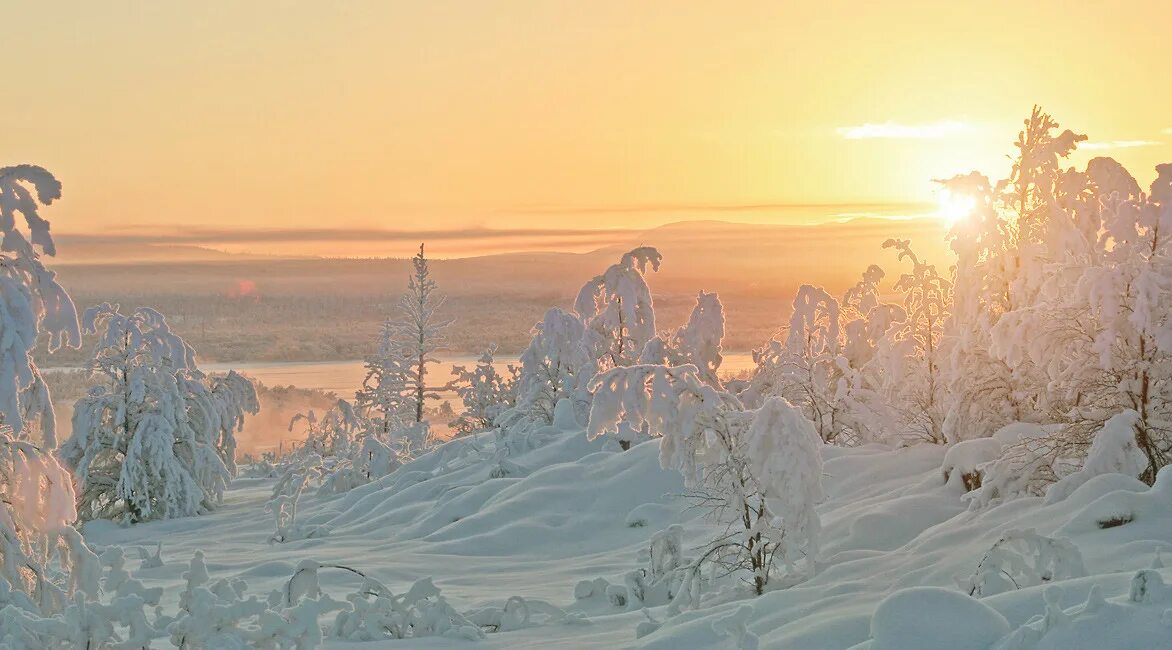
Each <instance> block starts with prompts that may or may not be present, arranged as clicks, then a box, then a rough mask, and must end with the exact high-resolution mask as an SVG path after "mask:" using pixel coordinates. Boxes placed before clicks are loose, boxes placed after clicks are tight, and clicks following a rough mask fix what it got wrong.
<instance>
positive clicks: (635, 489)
mask: <svg viewBox="0 0 1172 650" xmlns="http://www.w3.org/2000/svg"><path fill="white" fill-rule="evenodd" d="M603 448H604V442H603V440H602V439H599V440H596V441H588V440H587V438H586V435H585V433H584V432H582V431H567V432H564V433H563V434H562V435H561V436H560V437H558V438H557V439H555V440H554V441H553V442H551V443H549V444H547V445H545V446H542V447H540V448H538V449H536V450H534V451H530V452H528V453H525V454H522V455H519V456H516V457H514V458H513V459H512V460H513V461H514V462H515V463H516V465H517V466H518V467H515V468H513V469H514V471H513V472H512V473H513V474H523V476H509V477H504V478H491V477H490V475H491V472H492V471H493V470H494V469H498V468H499V466H498V464H497V463H494V462H491V461H487V460H486V461H483V462H471V463H466V464H464V465H463V466H462V467H459V468H457V469H454V470H451V469H450V467H449V468H448V470H449V471H440V469H439V468H440V467H441V463H442V461H443V460H444V454H443V449H444V448H441V450H440V452H438V453H432V454H428V455H426V456H424V457H423V458H421V459H419V460H417V461H415V462H414V463H411V464H409V465H406V466H404V467H402V468H400V469H399V470H398V471H396V472H394V473H393V474H391V475H389V476H387V477H385V478H384V479H382V480H380V481H377V482H375V483H372V484H368V485H365V486H362V487H359V488H357V489H354V490H352V491H351V492H349V493H346V494H343V495H340V496H331V497H318V496H306V497H304V498H303V500H302V504H301V506H302V507H301V513H300V516H299V519H298V522H299V523H302V524H320V525H324V526H327V527H328V529H329V533H328V534H327V535H326V536H324V537H320V538H314V539H305V540H300V541H293V542H288V543H284V544H270V543H269V541H268V540H269V538H270V535H271V534H272V529H273V528H272V523H271V520H270V518H269V516H268V515H266V514H265V513H264V504H265V502H266V500H267V499H268V497H269V495H270V492H271V489H272V483H273V481H272V479H245V478H242V479H238V480H236V481H235V482H234V483H233V484H232V486H231V487H230V489H229V491H228V493H227V496H226V499H225V503H224V505H223V506H222V508H220V509H219V510H218V511H217V512H215V513H213V514H211V515H207V516H202V517H193V518H183V519H174V520H168V521H156V522H150V523H144V524H138V525H135V526H131V527H125V528H124V527H120V526H118V525H116V524H113V523H110V522H107V521H94V522H90V523H88V524H87V525H86V526H85V529H84V532H85V537H86V540H87V542H89V543H90V544H91V545H93V546H96V547H99V548H101V547H105V546H108V545H124V546H142V547H145V548H148V549H153V548H154V545H155V544H156V543H157V542H160V541H161V542H163V544H164V547H163V559H164V560H165V563H164V565H163V566H161V567H157V568H142V569H138V570H137V571H135V576H136V577H137V578H139V579H140V580H142V581H143V582H144V583H145V584H146V585H147V586H148V587H151V586H163V587H166V592H165V593H166V595H165V596H164V601H163V605H164V609H167V610H172V609H174V607H175V605H176V602H175V600H176V599H177V598H178V594H179V593H180V591H181V590H182V585H183V579H182V577H181V574H182V573H183V572H184V571H186V570H187V563H188V561H189V559H190V558H191V556H192V554H193V553H194V552H195V551H196V550H202V551H203V552H204V553H205V554H206V558H207V563H208V567H209V570H210V572H211V574H212V578H213V579H215V578H221V577H242V578H244V579H245V580H247V582H248V584H249V592H250V593H252V592H254V591H255V592H256V593H262V594H263V593H267V592H268V591H270V590H273V589H278V588H281V587H282V585H284V583H285V582H286V581H287V580H288V579H289V576H290V575H291V574H292V573H293V571H294V569H295V567H296V566H297V564H298V562H300V561H301V560H304V559H315V560H319V561H322V562H327V563H337V564H343V565H346V566H350V567H353V568H355V569H359V570H361V571H363V572H365V573H367V574H368V575H370V576H372V577H375V578H377V579H378V580H380V581H382V582H383V583H385V584H386V585H388V586H389V587H390V588H392V589H394V590H396V591H399V590H405V589H406V588H407V587H408V586H409V585H410V584H411V583H412V582H414V581H415V580H417V579H420V578H425V577H429V576H430V577H431V578H432V579H433V580H434V582H435V584H436V586H438V587H439V588H440V589H442V591H443V594H444V596H445V597H446V598H447V599H448V601H449V602H450V603H451V604H452V605H453V606H454V607H455V608H456V609H457V610H460V611H468V610H471V609H475V608H478V607H482V606H497V607H500V606H502V605H504V603H505V601H506V600H507V599H508V598H510V597H511V596H522V597H524V598H525V599H527V600H528V601H530V602H532V603H536V602H537V601H546V602H548V603H550V604H552V605H555V606H557V607H559V608H561V609H563V610H565V611H566V612H568V613H571V614H573V613H575V612H577V613H580V614H581V615H582V616H581V617H579V616H569V617H564V618H561V619H560V620H556V621H550V622H544V621H542V620H541V619H540V617H535V623H537V622H541V623H542V624H535V625H534V626H533V627H529V628H525V629H520V630H515V631H509V632H501V633H496V634H489V635H487V638H486V639H485V640H484V641H481V642H479V644H480V645H483V646H484V647H490V648H550V647H565V648H588V647H589V648H593V647H597V648H615V647H646V648H662V649H665V650H666V649H669V648H670V649H675V648H719V647H725V648H736V647H738V646H737V640H736V639H735V638H734V636H735V635H727V634H725V635H722V634H720V633H718V632H717V630H718V629H720V628H722V627H728V625H727V621H725V620H723V619H728V618H729V617H730V616H732V615H734V614H735V613H736V612H738V610H740V609H741V608H742V607H743V606H745V605H748V606H749V607H751V608H752V609H751V612H748V611H742V612H741V615H747V616H748V622H749V624H748V628H749V630H750V631H751V632H753V633H755V634H756V635H758V636H759V637H760V645H761V647H765V648H795V649H796V648H800V649H803V650H810V649H818V648H827V649H831V648H838V649H842V648H850V647H852V646H855V645H858V644H864V643H870V642H869V639H870V638H871V634H872V629H874V630H875V631H876V632H877V633H878V634H879V637H880V638H877V639H876V640H875V641H874V645H873V646H872V647H873V648H874V649H875V650H879V649H880V648H897V647H900V648H935V647H940V648H948V649H949V650H963V649H964V648H967V647H972V648H989V647H992V646H990V644H989V642H987V641H986V642H981V641H980V640H979V639H980V637H981V635H982V634H984V635H986V636H989V635H991V636H989V638H991V639H993V640H994V641H996V640H997V639H999V638H1001V637H1002V636H1003V634H1004V632H1006V631H1008V630H1010V629H1016V628H1020V627H1021V626H1022V625H1023V624H1025V623H1027V622H1028V621H1029V620H1030V619H1032V618H1033V617H1035V616H1039V615H1044V614H1046V613H1047V604H1046V603H1047V600H1049V601H1050V602H1051V608H1050V609H1051V611H1050V613H1049V614H1048V615H1047V616H1046V619H1045V621H1042V622H1035V623H1034V624H1033V625H1034V627H1037V628H1039V629H1040V628H1042V627H1044V626H1046V625H1049V631H1048V632H1047V633H1046V634H1045V635H1042V634H1041V632H1038V633H1037V634H1034V635H1033V636H1029V634H1027V633H1028V632H1029V630H1019V631H1018V632H1017V633H1016V634H1017V635H1018V637H1019V638H1020V639H1022V641H1021V642H1020V643H1019V644H1018V645H1006V646H1004V647H1005V648H1035V647H1036V648H1088V649H1089V648H1106V647H1111V648H1136V649H1140V648H1160V647H1172V641H1169V639H1170V638H1172V637H1170V636H1169V635H1170V633H1172V627H1169V626H1168V623H1169V622H1170V620H1172V614H1169V613H1166V612H1165V609H1166V607H1167V605H1163V604H1160V600H1161V597H1162V592H1161V589H1160V588H1159V587H1155V588H1151V589H1150V590H1149V591H1150V592H1151V593H1152V594H1154V596H1148V595H1145V594H1146V593H1147V592H1144V593H1141V594H1140V597H1139V598H1138V600H1143V599H1144V598H1149V599H1150V600H1151V601H1153V603H1154V604H1146V603H1139V604H1137V603H1131V602H1130V601H1128V600H1127V597H1128V594H1129V590H1130V589H1132V588H1131V586H1130V585H1131V583H1132V580H1133V576H1135V575H1136V572H1137V570H1140V569H1144V568H1147V567H1149V566H1151V565H1152V563H1153V560H1154V558H1155V557H1156V552H1157V549H1164V550H1167V549H1169V548H1172V474H1169V473H1168V472H1165V473H1164V474H1163V475H1162V476H1161V479H1162V480H1161V481H1159V482H1157V484H1156V486H1155V487H1153V488H1151V489H1148V488H1147V487H1146V486H1145V485H1143V484H1142V483H1140V482H1138V481H1136V480H1134V479H1130V478H1128V477H1124V476H1122V475H1113V474H1108V475H1103V476H1099V477H1096V478H1094V479H1092V480H1090V481H1089V482H1087V483H1086V484H1085V485H1083V486H1081V487H1080V488H1078V489H1077V490H1076V491H1075V492H1074V493H1073V494H1072V495H1071V496H1070V497H1068V498H1067V499H1065V500H1062V501H1059V502H1057V503H1053V504H1049V505H1046V504H1044V502H1043V499H1041V498H1020V499H1015V500H1012V501H1010V502H1008V503H1005V504H1003V505H999V506H994V507H990V508H986V509H983V510H979V511H969V510H968V509H967V508H966V504H965V502H964V501H963V500H962V498H961V497H962V492H963V489H962V488H961V487H959V485H957V483H956V482H955V481H954V482H952V483H946V482H945V480H944V476H943V473H942V471H941V464H942V461H943V460H944V454H945V449H944V448H943V447H939V446H934V445H921V446H916V447H911V448H903V449H891V448H887V447H882V446H878V445H872V446H865V447H860V448H838V447H829V446H826V447H823V448H822V452H823V455H824V457H825V467H824V478H823V486H824V488H825V492H826V499H825V501H824V502H823V503H822V504H821V505H820V506H819V507H818V512H819V514H820V516H821V519H822V524H823V533H822V540H823V542H822V550H821V552H820V555H819V561H818V568H819V571H818V573H817V575H816V576H815V577H813V578H811V579H809V580H807V581H805V582H803V583H801V584H797V585H793V586H789V587H788V588H778V589H774V590H772V591H770V592H768V593H766V594H765V595H763V596H760V597H756V598H754V597H751V596H750V592H749V590H748V589H744V590H740V591H738V592H737V593H735V594H730V593H728V592H726V593H724V594H721V595H717V596H714V597H712V599H711V600H710V601H709V602H708V603H706V604H705V605H704V606H703V607H701V608H699V609H697V610H692V611H684V612H683V613H681V614H679V615H678V616H675V617H671V618H669V617H668V615H667V612H666V609H667V608H666V607H663V606H660V607H654V608H651V609H650V610H649V611H648V614H649V615H650V616H651V617H653V618H654V619H656V620H658V621H664V623H663V625H662V627H660V628H659V629H658V630H657V631H654V632H653V633H651V634H649V635H646V636H643V637H642V638H638V639H637V638H636V627H637V626H638V625H639V624H640V623H642V622H644V621H646V620H647V616H646V615H645V614H644V613H642V612H640V611H626V609H628V608H623V607H616V606H614V605H612V604H611V603H610V601H608V600H607V598H605V597H604V596H599V595H593V596H589V597H585V598H581V599H576V598H575V586H576V585H577V584H578V583H579V582H580V581H583V580H592V579H595V578H599V577H601V578H605V579H606V580H607V581H608V582H610V583H611V584H617V585H622V584H623V576H624V574H626V573H627V572H629V571H631V570H633V569H635V568H637V567H638V566H640V565H641V562H640V561H639V560H638V559H637V555H638V553H639V551H640V550H641V549H644V548H645V547H646V546H647V545H648V540H649V538H650V537H651V535H652V534H654V533H656V532H657V531H660V530H664V529H666V528H667V527H668V526H670V525H672V524H680V525H682V526H683V528H684V531H685V535H684V541H685V546H687V547H688V549H689V550H690V551H691V552H693V553H694V552H695V549H696V548H697V547H699V546H701V545H702V544H704V543H705V542H706V541H707V540H710V539H711V538H712V533H713V530H714V527H715V525H716V524H714V523H713V522H710V521H706V520H705V519H704V518H702V517H701V513H700V511H699V510H698V509H695V508H692V507H690V506H691V505H692V504H691V503H690V502H689V501H688V500H687V499H686V498H685V497H683V496H682V494H683V492H684V485H683V482H682V479H681V478H680V475H679V474H678V473H677V472H675V471H671V470H664V469H661V468H660V466H659V441H658V440H652V441H649V442H646V443H643V444H641V445H637V446H635V447H634V448H632V449H631V450H629V451H627V452H617V451H609V450H603ZM1117 516H1123V517H1124V518H1126V517H1130V518H1131V519H1132V521H1131V522H1130V523H1127V524H1125V525H1121V526H1116V527H1111V528H1106V529H1104V528H1101V527H1100V525H1099V523H1098V522H1100V521H1106V520H1108V519H1111V518H1113V517H1117ZM1014 529H1018V530H1024V529H1034V530H1036V532H1037V533H1038V534H1040V535H1045V536H1050V537H1066V538H1069V540H1070V541H1071V542H1072V543H1073V544H1074V545H1076V546H1077V548H1078V549H1079V550H1080V551H1081V555H1082V560H1083V562H1084V564H1085V568H1086V573H1087V577H1082V578H1074V579H1070V580H1064V581H1057V582H1054V583H1052V584H1049V585H1044V586H1041V587H1030V588H1023V589H1020V590H1015V591H1010V592H1006V593H1001V594H999V595H994V596H990V597H986V598H983V599H981V600H980V601H977V600H975V599H972V598H970V597H969V596H968V595H967V594H966V592H965V591H962V589H961V587H960V586H958V579H960V580H965V579H967V578H968V577H969V576H971V575H972V574H973V572H974V570H975V569H976V567H977V564H978V563H979V562H980V561H981V559H982V557H983V556H984V555H985V553H986V552H987V551H988V550H989V549H990V547H992V546H993V545H994V543H996V542H997V541H998V539H999V538H1001V537H1002V536H1003V535H1005V534H1006V533H1007V532H1008V531H1010V530H1014ZM128 555H129V556H131V557H137V556H136V555H135V554H133V553H130V554H128ZM136 562H137V560H132V561H131V563H130V566H129V567H128V568H130V569H131V570H132V571H134V570H135V569H136V568H137V566H136ZM1160 573H1161V574H1162V575H1163V576H1164V578H1165V579H1168V580H1170V581H1172V573H1169V572H1167V571H1161V572H1160ZM321 576H322V586H323V588H325V589H326V590H327V591H328V592H330V593H331V594H333V595H335V596H336V597H339V598H340V597H341V596H342V595H344V594H345V593H349V592H350V591H352V590H353V589H354V588H355V587H356V586H357V584H356V582H357V581H356V579H354V577H353V576H352V575H351V574H349V573H346V572H342V571H336V572H324V571H323V572H322V574H321ZM1149 578H1150V576H1149ZM1095 585H1097V586H1098V588H1099V589H1100V590H1101V591H1100V594H1101V596H1102V597H1105V598H1106V599H1107V600H1108V601H1109V603H1108V604H1104V605H1100V606H1099V608H1098V609H1096V608H1095V607H1091V608H1090V609H1089V610H1088V611H1087V612H1085V613H1081V614H1080V613H1079V610H1081V609H1082V607H1083V605H1082V603H1084V602H1085V601H1087V600H1088V594H1089V593H1090V591H1091V589H1092V587H1093V586H1095ZM913 587H937V588H940V589H939V590H925V591H914V590H913V591H901V590H906V589H908V588H913ZM1141 591H1142V590H1141ZM896 592H900V594H899V596H898V597H895V598H889V597H890V596H891V595H892V594H894V593H896ZM580 595H581V594H580ZM885 599H887V600H886V601H885ZM1092 601H1095V599H1092ZM880 603H884V608H883V609H884V611H883V613H882V615H881V616H880V617H879V618H877V619H876V620H875V621H874V623H873V621H872V617H873V615H874V614H875V612H876V608H877V607H878V606H879V605H880ZM982 603H983V604H982ZM1121 603H1123V604H1121ZM989 608H992V610H993V611H990V610H989ZM1072 608H1073V609H1072ZM1061 609H1066V610H1067V611H1066V612H1065V613H1062V612H1061V611H1060V610H1061ZM1170 611H1172V610H1170ZM995 612H999V613H1000V616H998V615H997V614H996V613H995ZM1001 617H1004V621H1002V620H1001ZM331 618H332V615H331ZM323 623H328V621H327V620H326V619H325V618H323ZM962 623H963V624H962ZM999 626H1004V629H1001V627H999ZM1124 629H1126V630H1127V636H1126V638H1122V637H1119V636H1117V635H1118V634H1119V633H1121V631H1122V630H1124ZM884 635H886V638H883V637H884ZM1112 635H1116V636H1112ZM1034 637H1038V638H1034ZM973 639H977V641H976V645H972V643H973ZM966 642H968V643H969V645H965V644H966ZM472 643H473V642H469V641H459V640H453V639H443V638H423V639H406V640H396V641H383V642H375V643H369V644H365V645H363V644H355V643H351V642H341V641H336V640H335V641H329V642H328V643H327V647H337V648H343V647H345V648H350V647H394V648H400V647H402V648H410V647H424V648H439V647H461V646H464V645H471V644H472ZM746 643H747V641H746ZM1007 643H1008V642H1007ZM1015 643H1016V641H1015ZM893 644H894V645H893ZM741 647H749V646H747V645H746V646H741ZM864 647H866V646H864Z"/></svg>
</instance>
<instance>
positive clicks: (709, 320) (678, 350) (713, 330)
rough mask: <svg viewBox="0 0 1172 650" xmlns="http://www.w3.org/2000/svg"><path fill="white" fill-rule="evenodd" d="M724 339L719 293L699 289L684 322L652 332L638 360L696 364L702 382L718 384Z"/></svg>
mask: <svg viewBox="0 0 1172 650" xmlns="http://www.w3.org/2000/svg"><path fill="white" fill-rule="evenodd" d="M723 340H724V305H722V304H720V296H718V295H716V294H715V293H707V292H705V291H701V292H700V294H699V295H697V296H696V306H695V307H693V308H692V313H691V314H689V315H688V322H687V323H685V324H684V325H683V326H682V327H679V328H676V329H675V330H674V331H671V332H665V333H663V334H660V335H658V336H655V337H654V338H652V339H651V340H649V341H648V342H647V344H646V345H644V346H643V352H642V353H641V354H640V355H639V363H651V364H660V365H665V366H683V365H688V364H691V365H693V366H696V369H697V371H698V372H699V373H700V378H701V379H703V380H704V382H705V383H707V384H710V385H712V386H716V387H718V388H719V387H720V385H721V384H720V377H719V375H718V374H717V373H718V372H719V371H720V364H721V363H722V362H723V361H724V357H723V356H722V355H721V342H722V341H723Z"/></svg>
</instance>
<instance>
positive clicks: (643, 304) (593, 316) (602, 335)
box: [574, 246, 663, 368]
mask: <svg viewBox="0 0 1172 650" xmlns="http://www.w3.org/2000/svg"><path fill="white" fill-rule="evenodd" d="M662 259H663V257H662V256H661V255H660V254H659V251H657V250H655V249H654V248H651V247H649V246H643V247H640V248H636V249H633V250H631V251H628V252H627V253H626V254H624V255H623V257H622V259H620V260H619V262H618V263H617V264H612V265H611V266H610V267H609V268H607V269H606V271H605V272H603V273H602V274H601V275H597V276H595V277H593V278H591V279H590V280H589V281H588V282H587V283H586V284H585V285H583V287H582V289H581V291H579V292H578V298H577V299H576V300H575V301H574V311H575V312H577V314H578V317H579V318H581V319H582V322H583V323H584V324H585V327H586V338H585V344H586V346H587V349H588V350H589V351H590V354H591V356H592V357H593V358H594V359H597V360H598V362H599V366H600V367H601V368H613V367H616V366H629V365H631V364H633V363H635V362H636V361H637V360H638V359H639V354H640V352H642V350H643V346H645V345H646V344H647V342H648V341H650V340H651V338H652V337H654V336H655V306H654V304H653V302H652V300H651V289H650V288H648V286H647V281H646V279H644V277H643V276H644V274H646V273H647V267H648V266H650V267H651V270H653V271H658V270H659V263H660V261H661V260H662Z"/></svg>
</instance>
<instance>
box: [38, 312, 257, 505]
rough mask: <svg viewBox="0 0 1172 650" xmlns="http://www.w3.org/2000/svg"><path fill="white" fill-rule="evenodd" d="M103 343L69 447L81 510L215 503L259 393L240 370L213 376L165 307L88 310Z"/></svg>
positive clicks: (91, 329) (65, 455)
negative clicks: (128, 311)
mask: <svg viewBox="0 0 1172 650" xmlns="http://www.w3.org/2000/svg"><path fill="white" fill-rule="evenodd" d="M83 325H84V329H85V331H86V332H87V333H91V334H96V335H97V336H98V343H97V346H96V347H95V349H94V354H93V358H92V360H91V362H90V368H91V371H92V372H93V373H94V376H95V377H96V379H97V383H96V384H95V385H94V386H93V387H92V388H91V389H90V391H89V393H88V394H87V395H86V396H84V397H82V398H81V399H80V400H78V402H77V404H76V405H75V406H74V411H73V434H72V436H71V437H70V438H69V440H67V441H66V442H65V443H64V444H63V445H62V447H61V449H60V452H59V454H60V456H61V458H62V459H63V460H64V461H65V462H66V463H67V464H69V466H70V467H72V468H73V469H74V471H75V472H76V474H77V484H78V488H79V490H80V493H79V494H78V508H79V512H80V514H81V516H82V518H85V519H94V518H114V517H123V516H124V517H126V518H127V519H129V520H130V521H143V520H147V519H167V518H171V517H182V516H188V515H193V514H197V513H199V512H200V511H202V510H207V509H210V508H213V507H215V505H216V504H218V503H219V502H220V500H221V499H222V496H223V491H224V488H225V486H226V485H227V482H228V481H229V480H231V478H232V476H233V468H234V467H235V463H234V460H232V456H233V455H234V454H235V448H236V443H235V431H237V430H238V429H239V428H240V427H242V426H243V418H244V415H245V414H246V413H250V412H251V413H255V412H256V411H257V410H258V407H259V405H258V403H257V401H256V392H255V389H254V388H253V387H252V385H251V382H249V381H248V380H247V379H245V378H244V377H241V376H240V375H237V374H235V373H231V374H229V375H228V376H226V377H223V378H217V379H212V380H211V381H210V382H209V380H208V379H207V378H206V377H205V376H204V375H203V373H201V372H200V371H199V369H198V368H196V366H195V351H194V350H193V349H192V348H191V346H189V345H187V344H186V343H185V342H184V341H183V339H182V338H180V337H179V336H178V335H177V334H175V333H174V332H172V331H171V328H170V327H169V326H168V325H167V321H166V319H165V318H163V315H162V314H160V313H159V312H157V311H155V310H153V309H149V308H140V309H138V310H136V311H134V312H133V313H131V314H129V315H126V314H123V313H121V312H120V311H119V309H118V307H117V306H114V305H110V304H102V305H99V306H97V307H92V308H90V309H88V310H86V313H85V316H84V318H83Z"/></svg>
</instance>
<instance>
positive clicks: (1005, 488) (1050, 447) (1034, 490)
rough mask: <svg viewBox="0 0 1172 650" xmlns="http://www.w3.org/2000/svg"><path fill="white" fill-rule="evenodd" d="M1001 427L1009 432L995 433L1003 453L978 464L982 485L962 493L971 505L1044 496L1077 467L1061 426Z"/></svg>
mask: <svg viewBox="0 0 1172 650" xmlns="http://www.w3.org/2000/svg"><path fill="white" fill-rule="evenodd" d="M1001 431H1006V432H1007V435H1005V436H1001V437H1000V439H998V437H997V434H994V435H995V439H997V440H998V442H1000V443H1001V444H1002V445H1004V446H1003V449H1002V451H1001V455H1000V456H999V457H998V458H997V459H996V460H993V461H990V462H987V463H981V464H979V465H978V466H977V470H978V473H979V475H980V477H981V485H980V487H978V488H977V489H975V490H973V491H971V492H969V493H968V494H966V495H964V497H963V498H964V499H965V501H967V502H968V506H969V508H970V509H974V510H976V509H980V508H985V507H988V506H991V505H996V504H998V503H1003V502H1005V501H1008V500H1011V499H1016V498H1018V497H1023V496H1043V495H1045V494H1046V490H1047V489H1048V488H1049V487H1050V486H1051V485H1052V484H1053V483H1054V482H1056V481H1058V480H1059V479H1060V478H1062V477H1064V476H1066V475H1068V474H1070V473H1072V472H1074V471H1075V470H1077V469H1078V462H1077V460H1076V459H1074V458H1071V457H1070V456H1069V455H1068V454H1069V453H1070V446H1069V444H1068V441H1067V439H1066V438H1065V437H1064V432H1063V430H1062V429H1061V428H1042V427H1032V428H1025V427H1020V428H1018V427H1015V426H1014V425H1009V426H1007V427H1004V428H1003V429H1002V430H1001ZM999 433H1000V431H999ZM1014 440H1016V442H1014ZM1007 442H1008V443H1010V444H1006V443H1007Z"/></svg>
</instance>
